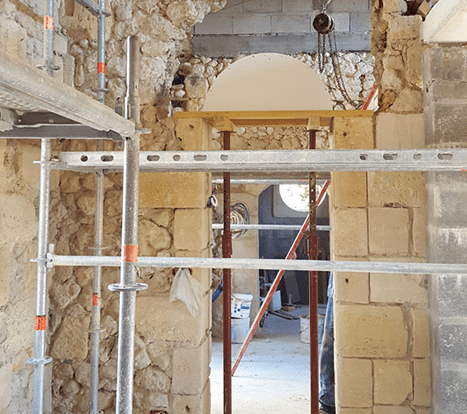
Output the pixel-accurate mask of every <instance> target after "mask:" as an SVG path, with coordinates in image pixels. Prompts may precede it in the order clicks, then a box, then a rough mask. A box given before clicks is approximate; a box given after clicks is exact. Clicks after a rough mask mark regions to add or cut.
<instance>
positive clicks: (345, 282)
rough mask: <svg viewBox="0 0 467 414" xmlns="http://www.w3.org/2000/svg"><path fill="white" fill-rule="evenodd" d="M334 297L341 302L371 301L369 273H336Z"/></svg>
mask: <svg viewBox="0 0 467 414" xmlns="http://www.w3.org/2000/svg"><path fill="white" fill-rule="evenodd" d="M334 286H335V290H334V298H335V300H337V301H341V302H354V303H369V292H370V289H369V275H368V273H346V272H336V273H334Z"/></svg>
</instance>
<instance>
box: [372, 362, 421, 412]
mask: <svg viewBox="0 0 467 414" xmlns="http://www.w3.org/2000/svg"><path fill="white" fill-rule="evenodd" d="M373 364H374V370H375V371H374V372H375V403H376V404H392V405H400V404H402V403H403V402H404V401H405V400H406V399H407V397H408V396H409V394H410V393H412V375H411V373H410V362H409V361H388V360H375V361H374V362H373Z"/></svg>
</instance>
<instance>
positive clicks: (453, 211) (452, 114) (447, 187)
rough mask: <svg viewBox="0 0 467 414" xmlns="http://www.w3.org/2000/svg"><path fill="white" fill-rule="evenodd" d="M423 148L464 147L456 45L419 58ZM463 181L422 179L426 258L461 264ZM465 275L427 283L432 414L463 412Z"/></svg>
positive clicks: (457, 176) (461, 57)
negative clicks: (422, 109) (423, 106)
mask: <svg viewBox="0 0 467 414" xmlns="http://www.w3.org/2000/svg"><path fill="white" fill-rule="evenodd" d="M423 67H424V73H423V82H424V87H425V102H424V105H425V129H426V144H427V146H430V147H433V148H458V147H465V146H466V145H467V132H466V129H465V121H466V119H465V112H466V108H467V98H466V96H465V94H463V93H462V92H463V91H464V90H465V88H466V86H467V71H466V67H467V53H466V51H465V48H461V47H456V46H451V47H450V46H445V47H438V46H431V47H430V48H429V49H428V50H427V51H426V52H425V53H424V56H423ZM466 191H467V179H466V177H465V174H464V173H463V172H449V173H434V172H430V173H428V174H427V183H426V193H427V201H428V203H427V222H428V258H429V261H431V262H437V263H464V262H465V260H464V258H465V255H466V253H467V243H466V242H465V235H466V234H467V227H466V224H465V223H466V222H467V213H466V209H465V202H464V200H465V193H466ZM466 285H467V277H466V276H465V275H432V277H431V278H430V289H429V292H430V296H429V299H430V328H431V349H432V352H433V358H432V373H433V375H432V378H433V388H432V399H433V413H434V414H438V413H445V412H453V413H454V412H455V413H460V412H463V411H465V406H466V395H467V388H466V385H465V375H466V368H465V367H466V365H465V364H466V362H467V359H466V354H465V337H466V334H467V331H466V328H465V327H466V321H467V311H466V306H465V297H466V296H465V294H466V291H465V286H466Z"/></svg>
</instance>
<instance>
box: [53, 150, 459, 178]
mask: <svg viewBox="0 0 467 414" xmlns="http://www.w3.org/2000/svg"><path fill="white" fill-rule="evenodd" d="M139 162H140V171H147V172H151V171H152V172H168V171H170V172H206V171H208V172H262V173H265V172H280V171H282V172H294V173H297V172H307V171H317V172H330V171H467V149H465V148H458V149H404V150H376V149H373V150H364V149H362V150H267V151H264V150H263V151H261V150H260V151H256V150H254V151H253V150H252V151H157V152H149V151H145V152H144V151H142V152H140V159H139ZM55 168H57V169H64V170H72V171H93V170H94V169H109V170H113V171H120V170H122V168H123V152H121V151H113V152H62V153H61V154H60V162H59V163H57V165H56V166H55Z"/></svg>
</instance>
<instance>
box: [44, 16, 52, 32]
mask: <svg viewBox="0 0 467 414" xmlns="http://www.w3.org/2000/svg"><path fill="white" fill-rule="evenodd" d="M53 29H54V18H53V17H51V16H44V30H53Z"/></svg>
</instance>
